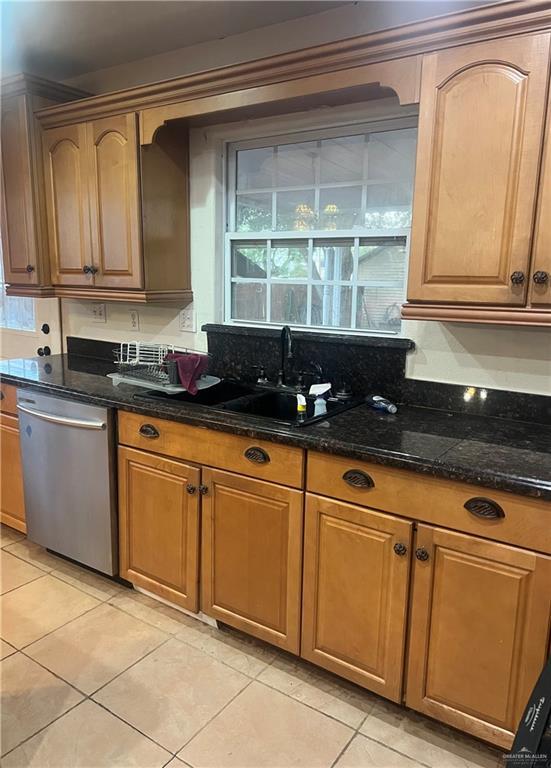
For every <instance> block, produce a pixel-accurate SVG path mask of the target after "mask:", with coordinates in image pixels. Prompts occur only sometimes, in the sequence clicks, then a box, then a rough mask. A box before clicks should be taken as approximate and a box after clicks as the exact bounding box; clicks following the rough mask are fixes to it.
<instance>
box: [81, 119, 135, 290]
mask: <svg viewBox="0 0 551 768" xmlns="http://www.w3.org/2000/svg"><path fill="white" fill-rule="evenodd" d="M87 130H88V145H89V147H90V213H91V230H92V249H93V263H94V267H95V268H96V269H97V272H96V275H95V284H96V286H98V287H106V288H107V287H111V288H140V287H142V286H143V270H142V258H141V231H140V197H139V189H140V183H139V170H138V139H137V128H136V115H135V114H134V113H131V114H127V115H119V116H115V117H109V118H106V119H104V120H95V121H94V122H91V123H88V124H87Z"/></svg>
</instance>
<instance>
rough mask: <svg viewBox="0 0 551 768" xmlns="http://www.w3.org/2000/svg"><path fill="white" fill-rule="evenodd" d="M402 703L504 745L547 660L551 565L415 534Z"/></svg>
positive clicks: (423, 531)
mask: <svg viewBox="0 0 551 768" xmlns="http://www.w3.org/2000/svg"><path fill="white" fill-rule="evenodd" d="M416 536H417V539H416V557H415V559H414V563H415V568H414V573H413V597H412V610H411V626H410V645H409V652H408V657H409V665H408V672H407V686H406V688H407V695H406V704H407V705H408V706H409V707H412V708H413V709H416V710H418V711H420V712H423V713H425V714H427V715H430V717H434V718H436V719H438V720H442V721H443V722H445V723H448V724H449V725H453V726H455V727H456V728H459V729H461V730H463V731H468V732H470V733H472V734H474V735H475V736H478V737H479V738H483V739H486V740H487V741H491V742H493V743H495V744H499V745H501V746H502V747H504V748H508V747H510V746H511V744H512V742H513V738H514V734H515V732H516V729H517V726H518V723H519V720H520V718H521V716H522V712H523V710H524V707H525V705H526V702H527V700H528V697H529V695H530V692H531V690H532V688H533V686H534V684H535V682H536V680H537V678H538V675H539V674H540V672H541V670H542V667H543V665H544V663H545V660H546V658H547V650H548V643H549V617H550V605H551V559H550V558H548V557H546V556H545V555H539V554H536V553H535V552H528V551H526V550H522V549H516V548H514V547H509V546H507V545H505V544H497V543H494V542H489V541H483V540H481V539H477V538H475V537H473V536H465V535H463V534H459V533H452V532H450V531H444V530H440V529H438V528H433V527H431V526H425V525H420V526H419V528H418V531H417V534H416Z"/></svg>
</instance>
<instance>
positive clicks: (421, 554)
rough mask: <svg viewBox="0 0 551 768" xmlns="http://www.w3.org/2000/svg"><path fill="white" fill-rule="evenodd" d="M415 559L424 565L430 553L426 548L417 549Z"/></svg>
mask: <svg viewBox="0 0 551 768" xmlns="http://www.w3.org/2000/svg"><path fill="white" fill-rule="evenodd" d="M415 557H416V558H417V559H418V560H421V562H423V563H424V562H425V561H426V560H428V559H429V553H428V552H427V550H426V549H425V547H417V549H416V550H415Z"/></svg>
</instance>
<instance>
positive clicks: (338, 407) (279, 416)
mask: <svg viewBox="0 0 551 768" xmlns="http://www.w3.org/2000/svg"><path fill="white" fill-rule="evenodd" d="M314 400H315V398H314V397H310V396H306V418H305V419H304V421H301V422H298V421H297V397H296V395H295V394H294V393H293V392H277V391H269V392H261V393H257V394H253V395H249V396H247V397H242V398H239V399H238V400H233V401H230V402H226V403H224V404H223V405H222V406H221V407H222V408H223V409H224V410H225V411H232V412H234V413H246V414H248V415H250V416H260V417H262V418H266V419H274V420H275V421H279V422H283V423H286V424H289V425H296V426H308V424H312V423H315V422H317V421H324V420H325V419H328V418H330V417H331V416H335V415H336V414H337V413H342V412H343V411H347V410H348V409H349V408H353V407H355V406H356V405H359V401H358V400H350V401H348V402H341V401H339V400H328V401H327V413H324V414H322V415H321V416H314Z"/></svg>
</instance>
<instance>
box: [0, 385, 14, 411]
mask: <svg viewBox="0 0 551 768" xmlns="http://www.w3.org/2000/svg"><path fill="white" fill-rule="evenodd" d="M0 411H1V412H2V413H9V414H11V415H12V416H17V394H16V390H15V387H14V386H13V384H4V382H0Z"/></svg>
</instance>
